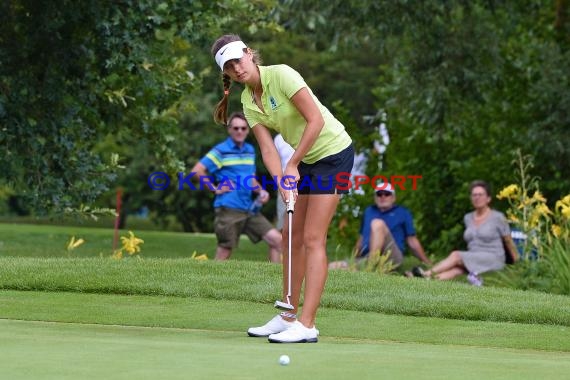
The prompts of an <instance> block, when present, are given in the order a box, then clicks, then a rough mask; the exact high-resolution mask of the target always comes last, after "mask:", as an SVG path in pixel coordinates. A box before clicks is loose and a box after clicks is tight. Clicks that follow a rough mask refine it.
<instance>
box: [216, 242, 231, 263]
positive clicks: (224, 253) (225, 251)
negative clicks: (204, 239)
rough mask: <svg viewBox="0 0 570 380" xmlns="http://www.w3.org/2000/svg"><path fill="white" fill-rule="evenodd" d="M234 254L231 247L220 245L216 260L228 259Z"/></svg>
mask: <svg viewBox="0 0 570 380" xmlns="http://www.w3.org/2000/svg"><path fill="white" fill-rule="evenodd" d="M231 255H232V249H231V248H225V247H220V246H219V245H218V247H217V248H216V260H227V259H229V258H230V256H231Z"/></svg>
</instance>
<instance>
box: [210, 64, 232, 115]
mask: <svg viewBox="0 0 570 380" xmlns="http://www.w3.org/2000/svg"><path fill="white" fill-rule="evenodd" d="M222 81H223V83H224V97H223V98H222V100H220V101H219V102H218V104H217V105H216V108H214V121H215V122H216V123H218V124H223V125H227V124H228V100H229V97H230V87H231V85H232V82H231V79H230V77H229V75H226V74H222Z"/></svg>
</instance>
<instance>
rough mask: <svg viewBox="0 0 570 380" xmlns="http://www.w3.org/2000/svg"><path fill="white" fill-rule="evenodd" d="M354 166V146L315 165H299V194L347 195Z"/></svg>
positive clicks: (302, 163)
mask: <svg viewBox="0 0 570 380" xmlns="http://www.w3.org/2000/svg"><path fill="white" fill-rule="evenodd" d="M353 164H354V148H353V146H352V144H351V145H350V146H349V147H348V148H346V149H344V150H343V151H341V152H339V153H336V154H333V155H330V156H327V157H325V158H321V159H320V160H318V161H317V162H315V163H314V164H306V163H304V162H301V163H300V164H299V167H298V169H299V175H300V178H301V179H300V180H299V182H298V183H297V191H298V192H299V194H346V193H348V190H349V188H350V186H349V180H350V172H351V171H352V165H353Z"/></svg>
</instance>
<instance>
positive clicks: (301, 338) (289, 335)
mask: <svg viewBox="0 0 570 380" xmlns="http://www.w3.org/2000/svg"><path fill="white" fill-rule="evenodd" d="M318 335H319V330H317V329H316V328H315V327H313V328H307V327H305V326H303V324H302V323H301V322H299V321H295V322H293V323H292V326H291V327H289V328H288V329H287V330H285V331H282V332H280V333H276V334H271V335H269V337H268V339H269V341H270V342H271V343H317V341H318V339H317V336H318Z"/></svg>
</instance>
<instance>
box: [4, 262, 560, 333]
mask: <svg viewBox="0 0 570 380" xmlns="http://www.w3.org/2000/svg"><path fill="white" fill-rule="evenodd" d="M280 273H281V267H280V266H279V265H275V264H269V263H260V262H253V261H232V260H230V261H226V262H216V261H196V260H192V259H141V260H137V259H129V260H122V261H115V260H111V259H81V260H78V259H65V258H48V259H45V258H14V257H5V258H0V288H2V289H14V290H43V291H75V292H87V293H112V294H138V295H165V296H179V297H197V298H209V299H224V300H236V301H256V302H260V303H272V302H274V300H275V299H276V298H279V297H280V292H281V291H280V286H281V285H280V284H281V279H280ZM322 305H323V306H325V307H330V308H336V309H340V310H354V311H373V312H381V313H386V314H399V315H414V316H426V317H439V318H450V319H464V320H488V321H505V322H519V323H545V324H558V325H564V326H570V298H568V297H566V296H556V295H551V294H544V293H537V292H530V291H527V292H523V291H513V290H510V289H501V288H475V287H472V286H468V285H465V284H462V283H457V282H438V281H425V280H423V279H408V278H404V277H402V276H378V275H377V274H374V273H364V272H358V273H350V272H344V271H333V272H331V273H330V274H329V279H328V282H327V287H326V291H325V293H324V295H323V298H322Z"/></svg>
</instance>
